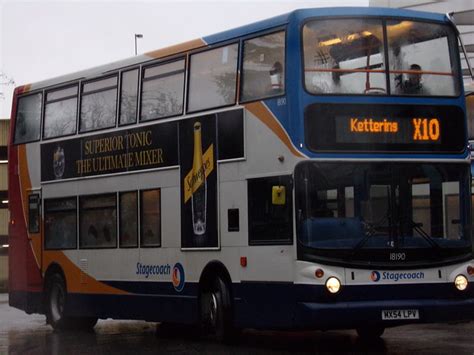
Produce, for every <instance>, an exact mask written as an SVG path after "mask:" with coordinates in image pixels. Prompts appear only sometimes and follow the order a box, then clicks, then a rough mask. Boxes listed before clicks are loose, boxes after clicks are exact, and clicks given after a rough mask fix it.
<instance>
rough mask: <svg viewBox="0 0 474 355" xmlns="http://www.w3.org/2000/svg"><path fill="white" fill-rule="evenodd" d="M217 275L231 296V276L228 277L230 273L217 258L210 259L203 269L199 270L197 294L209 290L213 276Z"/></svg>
mask: <svg viewBox="0 0 474 355" xmlns="http://www.w3.org/2000/svg"><path fill="white" fill-rule="evenodd" d="M217 276H219V277H220V278H221V279H222V281H224V282H225V284H226V285H227V287H228V288H229V291H230V294H231V296H233V293H232V278H231V277H230V273H229V271H228V270H227V268H226V267H225V265H224V264H223V263H222V262H221V261H219V260H212V261H210V262H208V263H207V265H206V266H205V267H204V269H203V270H202V272H201V276H200V278H199V294H200V293H201V292H202V291H206V290H209V289H210V288H211V287H212V285H213V281H214V280H215V278H216V277H217Z"/></svg>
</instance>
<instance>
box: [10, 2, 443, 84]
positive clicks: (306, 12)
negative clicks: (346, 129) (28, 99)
mask: <svg viewBox="0 0 474 355" xmlns="http://www.w3.org/2000/svg"><path fill="white" fill-rule="evenodd" d="M327 16H336V17H337V16H351V17H358V16H383V17H404V18H413V19H418V20H427V21H439V22H446V21H447V19H446V16H445V15H444V14H437V13H429V12H421V11H413V10H405V9H391V8H377V7H328V8H312V9H299V10H294V11H292V12H289V13H286V14H283V15H279V16H276V17H272V18H269V19H266V20H262V21H258V22H255V23H251V24H247V25H244V26H241V27H237V28H234V29H231V30H227V31H223V32H220V33H217V34H212V35H209V36H205V37H203V38H198V39H194V40H191V41H188V42H184V43H180V44H177V45H173V46H170V47H165V48H162V49H158V50H155V51H151V52H147V53H144V54H141V55H137V56H134V57H130V58H127V59H124V60H120V61H116V62H112V63H108V64H104V65H101V66H97V67H93V68H89V69H86V70H81V71H78V72H75V73H71V74H66V75H62V76H58V77H55V78H52V79H47V80H43V81H39V82H36V83H32V84H28V85H22V86H20V87H18V88H17V90H19V91H21V92H23V93H26V92H30V91H34V90H39V89H44V88H48V87H53V86H58V85H63V84H67V83H70V82H71V83H72V82H75V81H78V80H84V79H92V78H95V77H99V76H102V75H105V74H107V73H112V72H116V71H117V70H119V69H124V68H128V67H134V66H137V65H139V64H143V63H146V62H150V61H153V60H156V59H160V58H166V57H169V56H173V55H177V54H179V53H184V52H187V51H190V50H194V49H198V48H200V47H204V46H206V45H214V44H217V43H220V42H225V41H229V40H231V39H233V38H237V37H241V36H247V35H251V34H253V33H257V32H260V31H264V30H266V29H271V28H276V27H279V26H283V25H285V24H287V23H288V22H290V21H291V20H296V21H302V20H304V19H306V18H312V17H327Z"/></svg>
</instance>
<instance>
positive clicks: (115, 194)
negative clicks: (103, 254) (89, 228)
mask: <svg viewBox="0 0 474 355" xmlns="http://www.w3.org/2000/svg"><path fill="white" fill-rule="evenodd" d="M117 195H118V194H117V192H106V193H96V194H90V195H80V196H78V201H77V202H78V205H77V213H78V230H79V235H78V239H79V241H78V248H79V250H104V249H117V248H118V244H119V241H118V239H119V231H118V218H119V217H118V201H117ZM107 196H114V197H115V221H114V223H113V224H115V230H116V235H115V245H114V246H104V247H97V246H93V247H91V246H88V247H84V246H81V240H82V237H81V234H82V230H81V221H82V215H81V212H82V210H83V209H82V208H81V207H82V206H81V202H82V201H81V200H83V199H87V198H99V197H107ZM103 208H104V207H94V208H89V209H86V210H97V209H103Z"/></svg>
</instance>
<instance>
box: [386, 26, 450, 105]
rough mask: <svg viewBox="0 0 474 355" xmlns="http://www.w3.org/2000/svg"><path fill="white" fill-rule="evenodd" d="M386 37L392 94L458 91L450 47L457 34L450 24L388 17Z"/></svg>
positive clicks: (430, 93)
mask: <svg viewBox="0 0 474 355" xmlns="http://www.w3.org/2000/svg"><path fill="white" fill-rule="evenodd" d="M387 39H388V46H389V63H390V87H391V92H392V94H395V95H422V96H457V95H459V85H458V83H457V79H456V78H457V75H455V74H456V69H455V62H453V61H452V60H451V58H450V51H449V48H450V47H453V46H455V45H456V38H455V37H454V34H453V33H452V31H451V30H450V29H449V27H448V26H442V25H438V24H433V23H421V22H413V21H388V22H387Z"/></svg>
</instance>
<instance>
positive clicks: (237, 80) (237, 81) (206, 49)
mask: <svg viewBox="0 0 474 355" xmlns="http://www.w3.org/2000/svg"><path fill="white" fill-rule="evenodd" d="M241 42H242V40H241V39H237V40H236V39H231V40H229V41H226V42H223V43H218V44H216V45H208V46H206V47H204V48H199V49H197V50H195V51H189V52H188V55H187V58H188V68H187V69H188V70H187V75H186V80H185V83H186V93H185V106H184V108H185V114H197V113H201V112H206V111H213V110H219V109H222V108H226V107H232V106H235V105H238V104H239V101H238V99H239V91H240V89H239V85H240V77H241V75H240V72H239V71H240V62H241V60H242V55H241V48H242V46H241ZM234 44H237V63H236V64H237V65H236V67H235V95H234V102H233V103H231V104H226V105H222V106H212V107H206V108H204V109H199V110H190V109H189V97H190V95H189V92H190V89H191V86H190V82H191V70H192V65H191V57H192V56H193V55H197V54H201V53H204V52H209V51H212V50H215V49H219V48H223V47H229V46H232V45H234Z"/></svg>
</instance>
